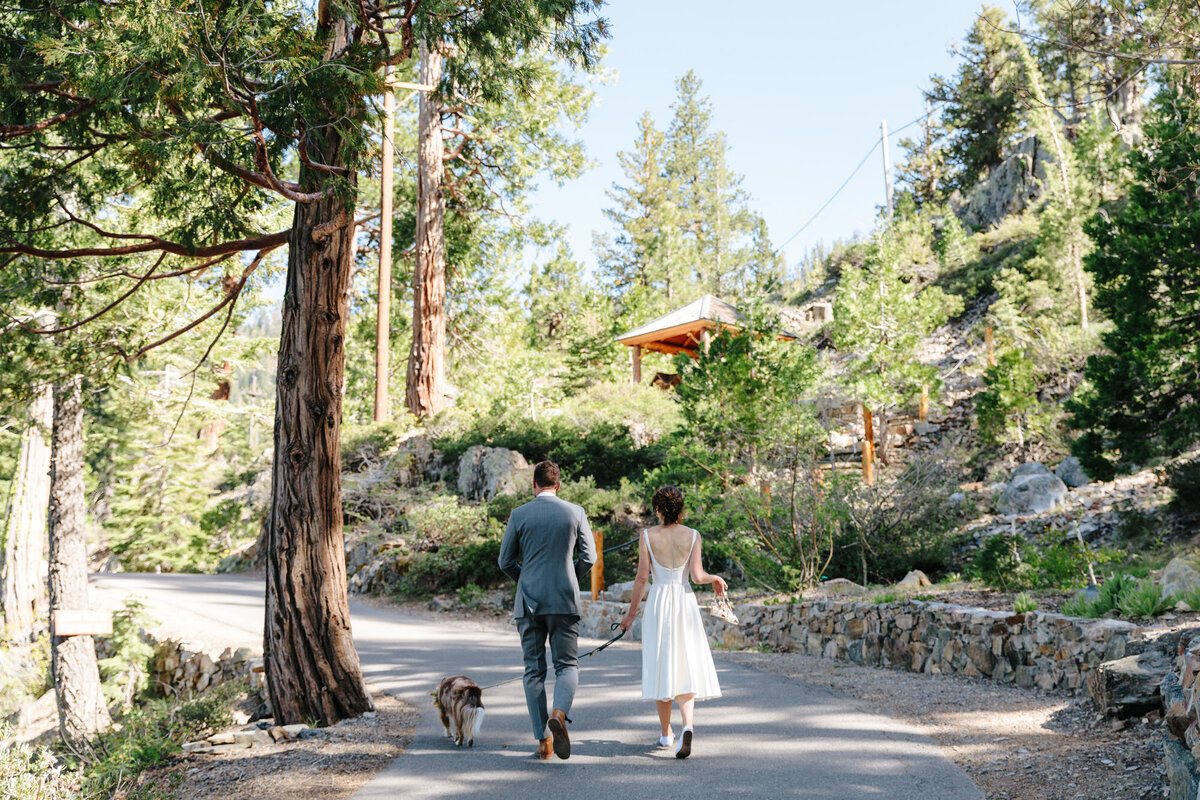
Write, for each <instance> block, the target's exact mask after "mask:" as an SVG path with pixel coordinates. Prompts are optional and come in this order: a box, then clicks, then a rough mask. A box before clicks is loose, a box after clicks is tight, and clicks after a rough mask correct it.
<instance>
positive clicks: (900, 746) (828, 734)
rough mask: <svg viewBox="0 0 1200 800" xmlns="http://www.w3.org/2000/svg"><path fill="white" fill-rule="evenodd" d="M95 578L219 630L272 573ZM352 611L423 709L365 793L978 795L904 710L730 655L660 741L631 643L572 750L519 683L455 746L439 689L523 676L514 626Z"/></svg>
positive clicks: (493, 699)
mask: <svg viewBox="0 0 1200 800" xmlns="http://www.w3.org/2000/svg"><path fill="white" fill-rule="evenodd" d="M93 584H94V585H95V586H96V587H97V588H99V589H101V590H102V591H101V592H99V593H98V594H100V595H108V596H109V598H110V602H111V598H112V597H114V596H115V595H117V594H125V593H132V594H137V595H141V596H143V597H146V598H148V599H150V600H151V601H152V603H153V606H154V607H155V608H156V609H159V610H160V612H159V613H160V615H161V616H163V617H167V618H169V619H170V620H171V623H172V624H185V625H186V624H195V625H198V626H204V627H206V628H207V629H208V634H207V635H208V636H211V635H212V628H213V625H214V624H216V622H217V621H220V622H221V623H223V624H225V625H228V626H230V627H231V628H232V629H233V631H232V632H231V635H234V636H244V635H248V634H257V633H258V631H259V630H261V619H262V585H261V582H259V581H256V580H253V579H249V578H241V577H236V576H216V577H214V576H197V575H104V576H97V577H95V578H94V580H93ZM351 610H352V613H353V625H354V633H355V640H356V641H357V644H358V651H359V655H360V657H361V659H362V663H363V669H364V671H365V673H366V675H367V679H368V681H369V682H370V684H371V686H372V688H373V689H374V690H376V691H387V692H391V693H394V694H396V695H398V696H401V697H403V698H405V699H406V700H409V701H410V702H412V703H414V704H415V705H417V706H418V707H419V708H420V709H421V712H422V713H421V718H420V722H419V723H418V726H417V732H416V737H415V739H414V740H413V742H412V744H411V746H410V747H409V749H408V751H407V753H406V754H405V755H403V756H401V757H400V758H398V759H397V760H396V761H394V762H393V763H392V765H391V766H390V767H388V768H387V769H386V770H384V771H383V772H381V773H380V774H379V775H377V776H376V777H375V778H374V779H372V780H371V781H370V782H369V783H368V784H366V785H365V786H364V787H363V788H362V789H361V790H360V791H359V792H358V793H357V794H356V795H355V796H354V800H385V799H386V800H395V799H397V798H402V799H403V800H433V798H470V800H509V799H510V798H512V799H518V798H520V799H523V798H529V800H532V798H533V797H534V796H539V797H549V798H555V800H601V798H603V800H609V798H612V800H625V798H631V797H640V798H647V800H660V799H661V800H673V799H674V798H688V800H695V798H697V797H715V798H721V797H745V798H761V799H763V800H766V799H769V798H822V799H825V800H851V799H856V798H881V800H917V799H918V798H919V799H920V800H982V795H981V794H980V792H979V790H978V789H976V788H975V787H974V785H972V783H971V782H970V780H968V778H967V777H966V776H965V775H964V774H963V773H962V772H960V771H959V770H958V769H957V768H956V767H954V765H953V764H951V763H950V762H949V761H948V760H947V759H946V758H945V757H944V756H943V755H942V753H941V751H940V750H939V748H938V746H937V745H936V744H935V743H934V742H932V741H931V740H929V739H927V738H926V737H924V736H921V735H920V734H918V733H917V732H916V731H914V730H913V729H912V728H911V727H909V726H907V725H905V724H904V723H902V722H899V721H897V720H893V719H889V718H887V717H881V716H878V715H874V714H870V713H866V712H864V711H862V710H861V709H860V708H858V707H857V706H856V705H855V704H854V702H853V701H852V700H850V699H848V698H845V697H843V696H840V695H837V694H833V693H831V692H828V691H826V690H824V689H819V688H816V687H812V686H809V685H807V684H804V683H801V682H798V681H794V680H790V679H787V678H783V677H780V676H777V675H772V674H768V673H764V672H759V671H756V670H753V669H750V668H747V667H743V666H740V665H736V664H732V663H728V662H725V661H723V660H722V659H721V657H720V654H719V653H717V654H716V660H717V671H718V674H719V676H720V679H721V687H722V689H723V691H724V693H725V696H724V697H723V698H721V699H719V700H714V701H708V702H704V703H698V704H697V714H696V740H695V743H694V747H693V755H692V757H691V758H689V759H687V760H686V761H679V760H677V759H675V758H674V757H673V756H672V755H671V753H669V752H668V751H666V750H664V749H660V748H659V747H658V746H657V738H658V723H657V720H656V717H655V714H654V708H653V704H651V703H645V702H642V701H641V699H640V685H639V680H640V675H641V672H640V669H641V667H640V664H641V653H640V650H639V649H638V648H637V646H636V645H633V646H630V645H624V644H620V645H615V646H613V647H610V648H609V649H607V650H605V651H604V652H603V653H601V654H599V655H597V656H595V657H592V658H587V659H584V661H583V662H582V663H581V666H582V676H581V680H580V688H579V694H578V696H577V697H576V703H575V707H574V709H573V710H572V713H571V716H572V718H573V719H574V724H573V725H572V726H571V728H570V730H571V734H572V735H571V742H572V756H571V758H570V760H569V761H560V760H558V759H552V760H550V761H547V762H542V761H537V760H534V759H531V758H530V757H529V754H530V753H531V752H532V750H533V744H534V743H533V739H532V736H531V735H530V733H529V730H528V728H529V724H528V717H527V716H526V713H525V701H524V695H523V693H522V690H521V685H520V682H519V681H518V682H516V683H511V684H508V685H506V686H502V687H498V688H496V689H492V690H489V691H486V692H485V693H484V704H485V705H486V706H487V717H486V720H485V722H484V725H483V732H482V736H481V739H480V741H478V742H477V743H476V745H475V747H474V748H471V749H466V748H461V749H460V748H456V747H455V746H454V745H453V743H452V742H450V741H448V740H447V739H446V738H445V737H444V736H443V735H442V729H441V724H440V723H439V722H438V720H437V714H436V712H435V711H434V710H433V708H432V705H431V700H430V697H429V691H430V690H431V689H432V688H433V687H434V686H435V685H436V684H437V681H438V680H439V679H440V678H441V677H442V676H444V675H451V674H459V673H465V674H467V675H470V676H471V677H472V678H474V679H475V680H476V681H477V682H478V683H479V684H481V685H486V684H489V683H493V682H495V681H499V680H503V679H505V678H509V677H514V676H516V675H518V674H519V672H520V666H519V665H520V663H521V658H520V645H519V643H518V641H517V637H516V634H515V631H514V632H507V631H497V630H491V629H485V628H484V627H483V626H475V625H469V624H448V623H440V622H431V621H429V620H426V619H419V618H416V617H413V616H406V615H404V614H400V613H397V612H393V611H384V610H379V609H375V608H371V607H369V606H365V605H363V604H361V603H351ZM594 644H598V642H591V643H590V644H589V645H588V647H589V648H590V647H591V646H593V645H594Z"/></svg>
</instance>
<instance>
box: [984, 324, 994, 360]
mask: <svg viewBox="0 0 1200 800" xmlns="http://www.w3.org/2000/svg"><path fill="white" fill-rule="evenodd" d="M983 343H984V346H986V347H987V365H988V366H989V367H994V366H996V343H995V341H994V340H993V337H992V326H991V325H988V326H987V327H986V328H984V329H983Z"/></svg>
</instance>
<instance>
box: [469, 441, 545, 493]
mask: <svg viewBox="0 0 1200 800" xmlns="http://www.w3.org/2000/svg"><path fill="white" fill-rule="evenodd" d="M532 480H533V467H531V466H530V465H529V462H528V461H526V460H525V456H523V455H521V454H520V453H518V452H517V451H516V450H508V449H505V448H503V447H484V446H482V445H475V446H474V447H468V448H467V451H466V452H465V453H463V454H462V457H461V458H460V459H459V460H458V492H459V494H461V495H462V496H464V497H466V498H467V499H468V500H475V501H477V502H483V503H486V502H488V501H489V500H491V499H492V498H493V497H495V496H496V495H499V494H515V493H517V492H521V491H526V490H529V489H530V487H531V482H532Z"/></svg>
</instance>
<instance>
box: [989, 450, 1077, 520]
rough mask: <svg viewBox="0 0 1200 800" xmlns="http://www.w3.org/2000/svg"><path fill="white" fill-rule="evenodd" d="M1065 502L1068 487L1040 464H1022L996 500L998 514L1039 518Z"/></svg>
mask: <svg viewBox="0 0 1200 800" xmlns="http://www.w3.org/2000/svg"><path fill="white" fill-rule="evenodd" d="M1066 499H1067V485H1066V484H1065V483H1063V481H1062V479H1061V478H1059V477H1058V476H1057V475H1055V474H1054V473H1053V472H1051V471H1050V470H1049V469H1048V468H1046V467H1045V466H1044V465H1042V464H1037V463H1033V462H1031V463H1028V464H1022V465H1021V466H1019V467H1017V468H1016V470H1014V471H1013V474H1012V479H1011V480H1010V481H1009V482H1008V486H1007V487H1006V488H1005V489H1004V492H1003V493H1001V495H1000V497H999V498H998V499H997V500H996V510H997V511H998V512H1000V513H1001V514H1041V513H1043V512H1045V511H1053V510H1054V509H1055V508H1057V507H1058V506H1060V505H1061V504H1062V503H1063V501H1064V500H1066Z"/></svg>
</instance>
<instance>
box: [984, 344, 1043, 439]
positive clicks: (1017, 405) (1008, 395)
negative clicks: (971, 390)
mask: <svg viewBox="0 0 1200 800" xmlns="http://www.w3.org/2000/svg"><path fill="white" fill-rule="evenodd" d="M983 384H984V390H983V391H982V392H980V394H979V395H978V399H977V400H976V401H975V415H976V418H977V419H978V420H979V432H980V434H981V435H982V436H983V438H984V440H985V441H987V442H989V443H991V444H1008V443H1010V442H1012V441H1013V440H1014V439H1015V441H1016V444H1017V445H1018V446H1019V447H1021V448H1024V447H1025V436H1026V431H1027V430H1028V427H1029V421H1028V417H1029V412H1030V410H1031V409H1033V408H1035V407H1036V406H1037V382H1036V381H1035V380H1034V376H1033V363H1032V362H1030V361H1029V360H1028V359H1026V358H1025V357H1024V356H1023V355H1022V354H1021V353H1020V352H1019V351H1017V350H1008V351H1006V352H1004V353H1001V354H1000V356H999V357H998V358H997V359H996V364H995V366H992V367H988V370H987V372H986V373H984V376H983Z"/></svg>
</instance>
